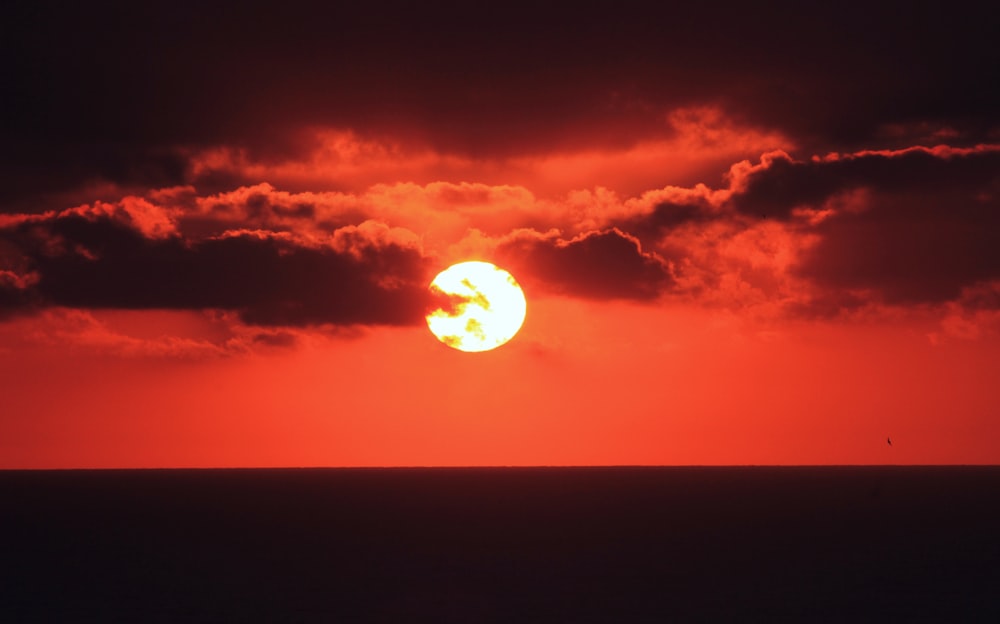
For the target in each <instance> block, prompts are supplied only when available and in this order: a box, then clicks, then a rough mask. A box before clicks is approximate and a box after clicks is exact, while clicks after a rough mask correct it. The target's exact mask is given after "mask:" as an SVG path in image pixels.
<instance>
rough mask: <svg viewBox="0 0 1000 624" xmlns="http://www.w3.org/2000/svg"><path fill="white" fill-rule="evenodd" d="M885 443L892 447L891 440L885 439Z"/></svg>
mask: <svg viewBox="0 0 1000 624" xmlns="http://www.w3.org/2000/svg"><path fill="white" fill-rule="evenodd" d="M885 441H886V442H888V443H889V446H892V438H886V439H885Z"/></svg>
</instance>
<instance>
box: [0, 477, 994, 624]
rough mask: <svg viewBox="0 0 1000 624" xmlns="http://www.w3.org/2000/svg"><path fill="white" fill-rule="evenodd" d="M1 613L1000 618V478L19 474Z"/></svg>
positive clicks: (14, 616)
mask: <svg viewBox="0 0 1000 624" xmlns="http://www.w3.org/2000/svg"><path fill="white" fill-rule="evenodd" d="M0 622H9V623H22V622H23V623H28V622H71V623H90V622H93V623H102V624H104V623H110V622H136V623H158V622H246V623H253V622H268V623H270V622H301V623H312V622H389V623H409V622H442V623H444V622H460V623H472V622H504V623H507V622H510V623H521V622H566V623H577V622H579V623H586V622H608V623H612V622H614V623H630V622H657V623H660V622H935V623H938V622H991V623H995V622H1000V467H971V466H966V467H619V468H603V467H594V468H397V469H238V470H229V469H219V470H215V469H213V470H93V471H87V470H80V471H4V472H0Z"/></svg>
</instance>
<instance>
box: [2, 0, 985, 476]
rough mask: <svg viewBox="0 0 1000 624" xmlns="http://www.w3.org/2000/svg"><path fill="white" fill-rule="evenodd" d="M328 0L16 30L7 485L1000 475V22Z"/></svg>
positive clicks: (7, 271) (7, 294)
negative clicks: (398, 472)
mask: <svg viewBox="0 0 1000 624" xmlns="http://www.w3.org/2000/svg"><path fill="white" fill-rule="evenodd" d="M326 4H328V3H318V2H294V1H288V2H282V3H280V4H275V5H271V6H266V5H258V4H253V5H252V6H244V5H240V7H241V8H240V10H224V9H222V8H209V9H206V8H203V7H198V8H193V7H192V8H186V7H185V6H179V5H178V4H177V3H158V2H150V3H143V4H141V5H138V4H135V3H115V2H98V3H96V4H87V5H86V6H85V7H79V8H70V9H64V8H62V7H59V8H58V10H57V8H56V7H54V6H53V7H47V6H46V4H45V3H30V4H28V3H25V4H24V5H15V6H14V8H12V9H10V10H9V11H8V12H7V13H8V15H7V17H8V18H9V19H7V20H6V21H7V23H9V24H13V25H15V26H16V27H15V28H13V29H12V30H13V31H14V32H11V33H8V34H7V35H5V37H4V38H3V43H2V44H0V46H2V49H0V53H2V55H0V59H2V60H0V68H2V70H3V77H4V85H5V89H6V90H7V94H6V95H5V102H4V105H3V106H4V115H2V118H0V136H2V137H3V145H4V146H5V149H4V150H3V153H2V154H0V161H2V162H0V164H2V167H0V468H53V467H153V466H167V467H171V466H372V465H376V466H386V465H393V466H395V465H514V464H519V465H520V464H531V465H560V464H585V465H590V464H598V465H602V464H666V465H672V464H881V463H901V464H914V463H915V464H932V463H933V464H937V463H945V464H950V463H958V464H967V463H997V462H1000V445H997V444H996V443H995V440H996V439H997V438H998V434H1000V430H998V429H1000V421H998V420H997V418H998V415H1000V392H997V389H996V382H995V376H996V375H995V373H994V371H996V370H1000V240H998V234H997V233H998V232H1000V202H998V193H1000V175H998V174H1000V120H998V118H997V115H996V112H997V111H998V110H1000V92H998V88H997V86H996V85H995V84H992V83H991V82H990V81H988V80H985V79H984V76H985V75H987V74H988V73H989V70H990V68H994V67H996V66H997V65H998V61H1000V59H998V58H997V55H998V50H997V48H996V46H995V45H992V44H991V43H990V42H991V38H990V36H989V33H988V32H987V30H988V28H987V24H988V23H989V20H987V19H983V16H977V15H976V14H975V11H973V10H972V9H971V8H970V9H963V8H962V7H961V6H959V5H954V6H950V7H949V8H950V10H951V13H948V14H942V13H941V12H939V11H933V12H932V11H927V12H924V11H923V10H922V9H921V8H920V7H915V6H912V5H911V4H909V3H898V6H897V5H896V4H897V3H885V4H884V5H883V4H881V3H880V6H879V7H872V6H869V4H870V3H869V4H865V3H858V4H857V5H855V4H854V3H848V4H847V5H838V6H836V7H834V6H831V7H827V8H820V9H816V8H809V9H806V8H803V7H800V6H798V5H796V4H789V5H788V6H786V7H783V8H781V7H775V8H772V9H769V10H767V11H765V10H763V9H762V8H760V7H756V6H747V5H744V4H736V3H723V4H712V3H709V4H704V5H699V7H697V8H696V7H663V8H660V9H657V10H656V11H653V12H649V10H648V9H647V10H644V11H641V10H638V9H634V10H633V9H630V8H629V7H627V6H624V5H622V4H621V3H616V4H614V5H612V4H608V5H607V6H602V5H596V4H595V5H588V6H587V7H583V8H581V7H576V6H574V7H572V8H570V7H569V5H566V6H551V7H549V8H542V9H539V8H537V7H535V8H532V9H531V10H527V9H526V8H525V9H524V10H522V7H520V6H518V5H516V4H504V5H503V6H502V8H501V6H500V5H497V6H496V7H493V8H485V9H484V8H481V7H475V6H473V5H470V4H469V3H454V4H434V5H433V6H431V7H429V8H428V7H427V6H422V5H418V6H405V5H404V4H402V3H393V2H389V3H381V4H379V6H378V7H377V8H376V7H368V8H359V7H330V6H326ZM959 4H962V3H959ZM469 259H484V260H490V261H493V262H496V263H497V264H499V265H501V266H503V267H504V268H506V269H508V270H509V271H511V272H512V273H513V274H514V275H515V277H516V278H517V279H518V280H519V281H520V283H521V284H522V286H523V287H524V289H525V292H526V295H527V298H528V317H527V320H526V322H525V326H524V328H523V329H522V331H521V333H520V334H518V336H517V337H515V338H514V340H512V341H511V342H510V343H508V344H506V345H504V346H503V347H501V348H500V349H498V350H496V351H492V352H487V353H473V354H470V353H461V352H458V351H453V350H451V349H448V348H447V347H445V346H443V345H441V344H440V343H439V342H437V341H436V340H435V339H434V337H433V336H432V335H431V334H430V333H429V332H428V331H427V328H426V324H425V323H424V320H423V314H424V309H425V306H426V304H427V301H428V295H427V290H426V286H427V284H428V283H429V282H430V280H431V278H432V277H433V276H434V274H436V273H437V272H438V271H440V270H441V269H443V268H444V267H446V266H448V265H449V264H450V263H453V262H456V261H460V260H469ZM888 437H891V438H892V441H893V444H892V445H891V446H890V445H889V444H887V441H886V440H887V438H888Z"/></svg>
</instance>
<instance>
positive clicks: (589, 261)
mask: <svg viewBox="0 0 1000 624" xmlns="http://www.w3.org/2000/svg"><path fill="white" fill-rule="evenodd" d="M496 254H497V258H498V259H500V260H501V261H502V262H503V263H504V266H510V267H511V268H512V269H513V270H515V271H516V273H515V274H516V275H522V276H523V277H522V278H520V279H521V280H522V281H523V282H524V283H525V285H526V287H528V288H529V289H530V288H531V287H532V286H533V285H535V284H538V285H539V286H540V287H541V288H544V289H545V290H549V291H554V292H557V293H562V294H567V295H571V296H577V297H584V298H592V299H635V300H652V299H656V298H657V297H659V296H660V294H661V293H663V292H664V291H665V290H667V289H668V288H669V287H670V286H671V285H672V284H673V282H674V278H673V276H672V275H671V272H670V266H669V264H668V262H666V261H665V260H664V259H663V258H661V257H659V256H658V255H657V254H655V253H649V252H644V251H643V250H642V247H641V245H640V243H639V241H638V240H637V239H636V238H635V237H633V236H630V235H628V234H626V233H624V232H622V231H620V230H618V229H610V230H605V231H595V232H588V233H585V234H581V235H579V236H577V237H575V238H572V239H569V240H565V239H562V238H560V237H559V236H558V234H557V233H555V232H551V233H547V234H539V233H537V232H534V231H519V232H515V233H513V234H512V235H511V236H509V237H507V238H506V239H505V240H504V241H502V242H501V243H500V244H499V245H498V246H497V248H496Z"/></svg>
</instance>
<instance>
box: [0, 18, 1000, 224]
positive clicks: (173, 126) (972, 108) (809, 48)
mask: <svg viewBox="0 0 1000 624" xmlns="http://www.w3.org/2000/svg"><path fill="white" fill-rule="evenodd" d="M4 13H5V15H4V19H3V22H4V24H5V25H4V26H3V27H2V30H3V33H2V43H0V58H2V61H0V85H2V89H3V97H2V101H3V104H2V106H3V115H2V116H0V140H2V142H3V145H4V149H3V150H2V154H0V206H3V207H7V208H6V209H7V210H8V211H10V210H14V209H16V210H19V211H21V210H25V209H29V208H30V199H31V197H32V196H35V195H37V194H39V193H42V192H53V191H58V190H62V189H72V188H74V187H75V186H78V185H80V184H82V183H83V182H85V181H88V180H92V179H101V180H106V181H111V182H114V183H120V184H136V185H142V186H152V187H155V186H168V185H171V184H176V183H180V182H183V181H184V180H185V176H186V169H185V168H186V166H187V164H186V161H185V158H184V157H183V153H184V150H185V149H195V148H199V147H205V146H212V145H228V146H238V147H244V148H247V149H249V150H251V151H252V153H254V154H255V156H256V157H258V158H265V159H266V158H268V157H274V158H281V157H286V156H288V155H294V154H295V153H296V152H298V151H300V150H304V149H307V147H308V135H307V134H303V133H302V132H301V130H302V129H304V128H308V127H318V126H327V127H338V128H350V129H352V130H355V131H358V132H362V133H365V134H366V135H369V136H380V135H388V136H392V137H393V138H394V140H402V141H413V142H418V143H420V144H425V145H429V146H431V147H433V148H434V149H437V150H440V151H446V152H451V153H459V154H469V155H475V156H481V157H488V156H502V155H509V154H519V153H532V152H541V151H546V150H554V149H573V148H579V147H588V146H595V145H611V144H615V145H627V144H630V143H633V142H635V141H637V140H639V139H641V138H642V137H643V136H644V135H645V134H646V133H647V132H649V129H650V127H652V126H653V125H655V123H654V122H655V120H656V119H657V118H658V116H662V114H663V111H665V110H669V109H670V108H671V107H676V106H685V105H704V104H713V105H720V106H722V107H723V108H724V109H725V110H726V111H727V113H728V114H730V115H733V116H735V117H736V118H738V119H740V120H741V121H743V122H745V123H750V124H753V125H757V126H760V127H765V128H770V129H776V130H779V131H781V132H783V133H785V134H787V135H789V136H792V137H794V138H795V140H796V141H797V144H798V145H799V146H800V147H801V148H802V149H803V150H805V151H806V152H818V153H822V152H825V151H828V150H832V149H857V148H860V147H885V148H889V147H902V146H904V145H905V144H907V143H908V142H909V144H912V139H913V136H912V135H913V134H914V133H918V131H919V128H921V127H927V124H930V125H931V126H933V127H940V126H947V127H949V128H952V129H954V130H955V131H956V132H957V135H956V137H955V138H953V139H952V140H951V141H950V142H951V143H952V144H970V145H971V144H975V143H977V142H984V141H987V140H989V139H990V138H991V137H992V138H993V139H996V127H995V122H996V111H997V110H998V108H1000V87H998V86H997V81H996V80H994V79H992V74H993V73H994V72H995V69H996V67H998V66H1000V62H998V48H997V46H996V45H995V40H996V37H995V35H996V28H995V21H994V20H991V19H989V16H987V15H986V14H984V13H982V12H981V10H980V11H975V10H972V9H971V8H969V7H967V6H963V3H957V4H956V3H951V4H948V5H940V4H935V5H933V6H931V5H927V6H924V5H921V4H919V3H911V2H887V3H872V2H864V3H854V2H849V3H828V4H824V5H822V6H813V5H811V4H810V5H808V6H806V5H800V4H799V3H777V4H773V5H767V6H764V5H758V4H753V3H721V4H720V3H688V4H684V5H681V4H675V3H669V4H668V3H664V4H662V5H661V6H659V7H657V8H653V9H651V8H649V7H642V8H641V9H640V8H638V7H632V6H629V5H627V4H622V3H601V4H598V3H573V4H569V3H558V4H557V5H556V6H553V5H549V4H545V5H544V6H535V5H533V4H532V5H520V4H518V3H513V4H512V3H493V4H490V5H488V6H480V4H479V3H468V2H462V3H404V2H374V3H330V2H298V1H288V2H280V3H197V4H196V3H178V2H159V1H153V2H141V3H139V2H128V3H125V2H94V3H85V4H79V5H71V6H63V5H57V4H55V3H45V2H41V3H40V2H16V3H13V5H8V7H7V8H5V9H4ZM921 124H922V125H921ZM661 125H662V124H661ZM889 127H897V128H904V130H903V131H901V133H899V132H897V134H896V135H895V136H894V135H893V133H891V132H890V133H887V131H886V128H889ZM0 209H3V208H0Z"/></svg>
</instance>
